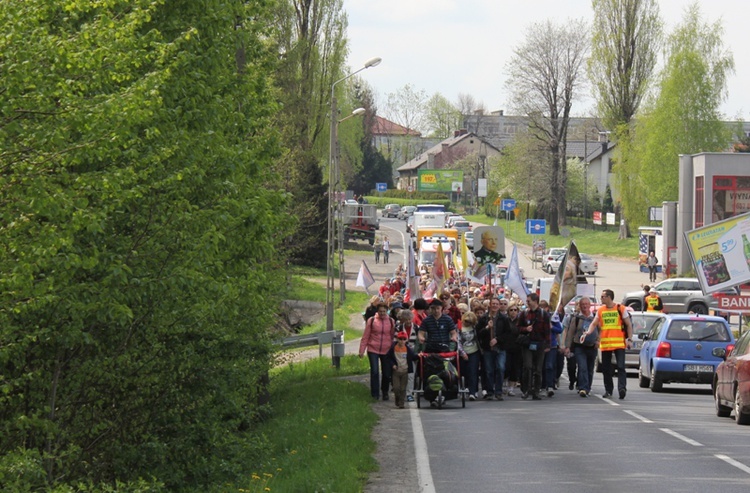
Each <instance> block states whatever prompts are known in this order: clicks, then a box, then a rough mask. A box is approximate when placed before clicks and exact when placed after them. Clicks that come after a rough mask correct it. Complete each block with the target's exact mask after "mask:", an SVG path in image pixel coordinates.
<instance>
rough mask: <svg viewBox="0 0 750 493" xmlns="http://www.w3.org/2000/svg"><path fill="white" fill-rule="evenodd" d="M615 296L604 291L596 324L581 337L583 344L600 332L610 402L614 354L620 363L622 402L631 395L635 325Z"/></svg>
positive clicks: (619, 377) (605, 384)
mask: <svg viewBox="0 0 750 493" xmlns="http://www.w3.org/2000/svg"><path fill="white" fill-rule="evenodd" d="M614 300H615V293H614V291H612V290H611V289H605V290H604V291H602V296H601V301H602V306H600V307H599V310H598V311H597V312H596V316H595V317H594V320H593V322H591V325H589V328H588V329H587V330H586V332H584V333H583V334H582V335H581V338H580V339H579V342H580V343H581V344H583V343H584V341H585V340H586V336H590V335H591V334H593V333H594V331H596V330H597V329H599V349H601V352H602V376H603V378H604V395H603V396H602V397H604V398H605V399H609V398H611V397H612V392H613V391H614V382H613V376H614V368H612V355H613V354H614V357H615V361H616V362H617V391H618V393H619V396H620V399H624V398H625V394H626V393H627V385H628V375H627V374H626V373H625V349H630V347H631V346H632V344H633V325H632V324H631V323H630V315H629V314H628V313H627V311H626V310H625V307H624V306H622V305H620V304H619V303H615V301H614Z"/></svg>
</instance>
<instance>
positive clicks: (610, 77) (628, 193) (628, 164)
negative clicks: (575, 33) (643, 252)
mask: <svg viewBox="0 0 750 493" xmlns="http://www.w3.org/2000/svg"><path fill="white" fill-rule="evenodd" d="M592 7H593V10H594V18H595V19H596V20H597V22H594V24H593V31H592V40H591V57H590V58H589V61H588V72H589V78H590V80H591V82H592V87H593V90H594V97H595V99H596V102H597V109H598V113H599V116H600V117H601V119H602V121H603V122H604V125H605V127H606V128H608V129H610V130H611V131H612V132H613V134H614V140H615V141H616V142H617V143H618V146H617V151H616V152H617V163H618V164H617V166H616V167H615V173H616V179H617V184H618V190H619V192H620V198H621V200H622V204H623V207H624V209H625V216H626V219H627V220H628V221H629V220H632V219H635V217H636V215H637V214H638V211H641V210H643V209H644V207H646V198H645V193H644V191H645V189H646V184H645V183H643V182H642V181H641V175H640V173H639V171H640V163H639V160H638V158H637V156H636V155H633V154H632V153H631V150H632V149H633V146H632V142H631V140H632V138H633V136H632V132H631V129H632V125H633V117H634V116H635V115H636V114H637V112H638V110H639V108H640V107H641V103H642V102H643V99H644V97H645V95H646V94H647V91H648V89H649V87H650V84H651V83H652V80H653V75H654V71H655V68H656V60H657V53H658V52H659V49H660V46H661V42H662V22H661V19H660V17H659V5H658V4H657V3H656V1H655V0H593V1H592ZM628 221H626V224H627V222H628ZM626 231H627V230H626ZM626 234H627V233H626Z"/></svg>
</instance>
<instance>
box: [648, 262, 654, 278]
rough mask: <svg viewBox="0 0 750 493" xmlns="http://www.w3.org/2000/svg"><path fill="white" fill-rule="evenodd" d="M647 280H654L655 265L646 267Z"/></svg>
mask: <svg viewBox="0 0 750 493" xmlns="http://www.w3.org/2000/svg"><path fill="white" fill-rule="evenodd" d="M648 280H649V281H653V282H656V266H655V265H654V266H653V267H652V266H650V265H649V267H648Z"/></svg>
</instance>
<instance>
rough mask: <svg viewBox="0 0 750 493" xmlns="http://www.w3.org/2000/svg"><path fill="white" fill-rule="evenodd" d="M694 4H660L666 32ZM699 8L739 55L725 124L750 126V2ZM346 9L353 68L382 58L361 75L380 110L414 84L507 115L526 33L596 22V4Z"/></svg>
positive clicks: (430, 1)
mask: <svg viewBox="0 0 750 493" xmlns="http://www.w3.org/2000/svg"><path fill="white" fill-rule="evenodd" d="M691 3H692V1H687V0H659V8H660V12H661V16H662V19H663V20H664V22H665V32H667V33H669V32H671V31H672V29H673V28H674V27H675V25H676V24H678V23H679V22H680V20H681V19H682V17H683V13H684V9H685V7H687V6H688V5H690V4H691ZM698 4H699V6H700V9H701V14H702V16H703V18H704V19H705V20H707V21H708V22H711V23H713V22H716V21H719V20H720V21H721V23H722V25H723V28H724V37H723V39H724V46H725V48H727V49H728V50H730V51H731V52H732V54H733V55H734V62H735V74H734V75H732V76H731V77H730V78H729V84H728V90H729V95H728V98H727V100H726V101H725V103H724V104H723V105H722V107H721V110H722V111H723V113H724V115H725V117H727V119H735V118H740V119H742V120H745V121H748V120H750V64H748V58H749V57H748V55H747V45H748V39H750V37H749V36H748V31H750V27H748V23H747V20H748V18H750V15H749V14H750V2H748V1H747V0H710V1H709V0H700V1H698ZM344 9H345V10H346V12H347V15H348V18H349V29H348V37H349V43H350V45H349V48H350V52H349V57H348V64H349V66H350V67H351V68H352V70H356V69H357V68H359V67H361V66H362V64H364V62H365V61H366V60H368V59H369V58H372V57H374V56H379V57H382V59H383V62H382V63H381V64H380V65H379V66H377V67H373V68H370V69H368V70H366V71H363V72H362V73H361V76H362V77H363V79H365V80H367V82H368V83H369V84H370V85H371V86H372V88H373V90H374V91H375V93H376V98H377V101H378V103H379V106H380V107H381V108H382V107H383V106H384V103H385V98H386V96H387V95H388V94H389V93H391V92H395V91H397V90H399V89H400V88H402V87H404V85H406V84H411V85H412V86H413V87H415V88H416V89H418V90H425V91H426V92H427V94H428V96H431V95H433V94H434V93H436V92H440V93H441V94H442V95H443V96H445V97H446V98H448V99H449V100H450V101H453V102H455V101H456V100H457V97H458V94H459V93H465V94H470V95H472V96H474V98H475V99H476V100H477V101H478V102H484V105H485V107H486V108H487V109H488V110H490V111H495V110H500V109H503V110H505V111H506V114H508V112H509V109H508V107H507V100H508V97H507V96H508V95H507V94H506V93H505V91H504V84H505V81H506V79H507V73H508V72H507V70H506V64H507V63H508V61H509V60H510V58H511V56H512V54H513V49H515V48H517V47H518V46H519V45H521V44H522V43H523V41H524V39H525V35H526V32H527V29H528V27H529V26H530V25H531V24H533V23H538V22H543V21H545V20H547V19H552V20H554V21H564V20H565V19H581V18H582V19H584V20H586V21H588V22H591V21H592V19H593V15H592V11H591V0H514V1H508V0H344ZM592 105H593V103H592V100H591V99H590V98H588V99H587V100H586V101H582V102H580V103H577V104H576V105H575V106H574V113H575V114H576V115H589V114H591V107H592Z"/></svg>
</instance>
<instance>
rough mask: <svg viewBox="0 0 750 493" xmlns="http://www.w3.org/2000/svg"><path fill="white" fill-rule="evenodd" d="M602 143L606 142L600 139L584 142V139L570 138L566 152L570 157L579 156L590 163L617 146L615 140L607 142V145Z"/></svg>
mask: <svg viewBox="0 0 750 493" xmlns="http://www.w3.org/2000/svg"><path fill="white" fill-rule="evenodd" d="M602 144H605V143H604V142H598V141H593V142H592V141H589V142H584V141H582V140H569V141H568V142H567V145H566V147H565V151H566V152H565V154H566V155H567V156H568V157H569V158H572V157H577V158H579V159H580V160H581V161H587V162H589V163H590V162H591V161H593V160H595V159H597V158H598V157H600V156H601V155H602V154H604V153H606V152H607V151H609V150H610V149H612V148H613V147H614V146H615V144H614V142H606V145H602ZM585 153H587V154H588V156H584V154H585Z"/></svg>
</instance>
